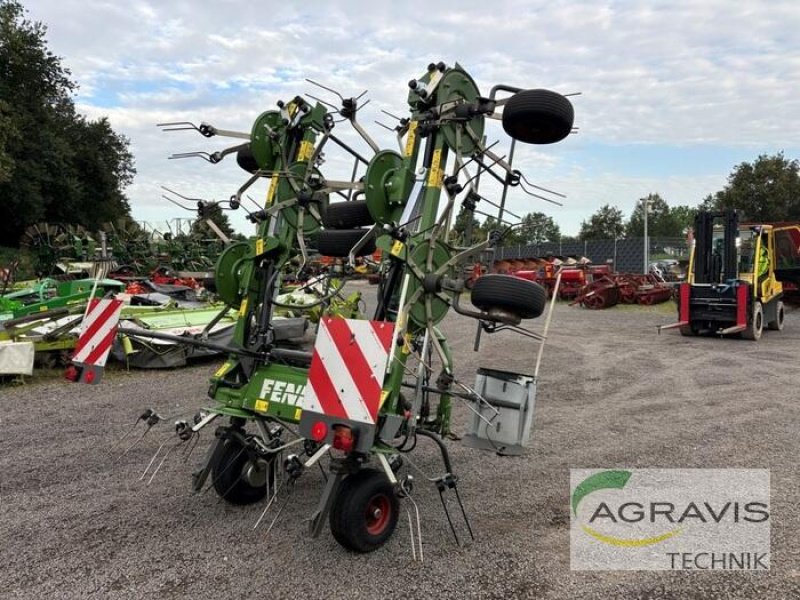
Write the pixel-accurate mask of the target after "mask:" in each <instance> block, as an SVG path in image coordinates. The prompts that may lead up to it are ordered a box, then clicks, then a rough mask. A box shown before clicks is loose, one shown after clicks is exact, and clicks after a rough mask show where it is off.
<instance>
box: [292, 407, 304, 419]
mask: <svg viewBox="0 0 800 600" xmlns="http://www.w3.org/2000/svg"><path fill="white" fill-rule="evenodd" d="M302 414H303V409H302V408H296V409H294V420H295V421H299V420H300V415H302Z"/></svg>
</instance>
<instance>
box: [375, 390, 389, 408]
mask: <svg viewBox="0 0 800 600" xmlns="http://www.w3.org/2000/svg"><path fill="white" fill-rule="evenodd" d="M388 399H389V390H382V391H381V402H380V404H378V408H380V407H381V406H383V403H384V402H386V400H388Z"/></svg>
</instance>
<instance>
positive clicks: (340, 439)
mask: <svg viewBox="0 0 800 600" xmlns="http://www.w3.org/2000/svg"><path fill="white" fill-rule="evenodd" d="M355 443H356V438H355V435H353V430H352V429H350V428H349V427H347V426H345V425H334V427H333V447H334V448H336V449H337V450H341V451H342V452H352V451H353V446H355Z"/></svg>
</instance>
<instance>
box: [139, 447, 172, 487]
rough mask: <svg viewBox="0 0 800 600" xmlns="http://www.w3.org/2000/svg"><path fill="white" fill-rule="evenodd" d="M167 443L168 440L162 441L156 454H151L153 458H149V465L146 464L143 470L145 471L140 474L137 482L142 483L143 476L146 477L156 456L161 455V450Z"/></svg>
mask: <svg viewBox="0 0 800 600" xmlns="http://www.w3.org/2000/svg"><path fill="white" fill-rule="evenodd" d="M168 441H169V439H166V440H164V441H163V442H162V443H161V445H160V446H159V447H158V450H156V453H155V454H153V458H151V459H150V462H149V463H147V467H146V468H145V470H144V471H143V472H142V474H141V475H140V476H139V481H142V480H143V479H144V477H145V475H147V472H148V471H149V470H150V467H152V466H153V463H154V462H155V461H156V458H158V455H159V454H161V449H162V448H163V447H164V445H165V444H166V443H167V442H168Z"/></svg>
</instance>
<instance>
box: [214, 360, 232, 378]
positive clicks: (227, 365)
mask: <svg viewBox="0 0 800 600" xmlns="http://www.w3.org/2000/svg"><path fill="white" fill-rule="evenodd" d="M232 366H233V363H230V362H226V363H225V364H223V365H222V366H221V367H220V368H219V369H217V372H216V373H214V377H222V376H223V375H225V373H227V372H228V370H229V369H230V368H231V367H232Z"/></svg>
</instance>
